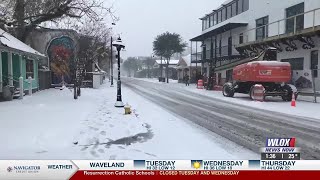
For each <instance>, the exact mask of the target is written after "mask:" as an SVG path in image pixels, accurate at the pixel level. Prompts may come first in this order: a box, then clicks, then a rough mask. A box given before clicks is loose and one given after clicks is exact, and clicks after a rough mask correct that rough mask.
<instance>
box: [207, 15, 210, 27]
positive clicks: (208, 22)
mask: <svg viewBox="0 0 320 180" xmlns="http://www.w3.org/2000/svg"><path fill="white" fill-rule="evenodd" d="M209 27H210V19H209V17H207V29H208V28H209Z"/></svg>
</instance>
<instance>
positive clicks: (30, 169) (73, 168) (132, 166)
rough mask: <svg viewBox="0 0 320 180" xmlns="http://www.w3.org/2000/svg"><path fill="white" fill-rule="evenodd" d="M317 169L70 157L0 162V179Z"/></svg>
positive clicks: (297, 164)
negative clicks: (78, 174) (69, 158)
mask: <svg viewBox="0 0 320 180" xmlns="http://www.w3.org/2000/svg"><path fill="white" fill-rule="evenodd" d="M260 170H270V171H277V170H282V171H304V170H305V171H320V161H317V160H313V161H308V160H299V161H295V160H292V161H285V160H281V161H278V160H272V161H271V160H156V161H155V160H125V161H121V160H113V161H104V160H99V161H95V160H72V161H38V160H37V161H32V160H30V161H10V160H7V161H0V179H17V178H29V179H50V178H53V179H69V178H71V177H72V176H73V175H74V174H75V173H76V172H79V171H82V172H84V171H86V172H87V173H90V172H95V171H98V172H109V171H110V172H120V171H124V172H125V171H135V172H144V171H146V172H152V171H181V172H183V171H192V172H196V171H201V172H208V173H211V172H213V171H224V172H225V171H260Z"/></svg>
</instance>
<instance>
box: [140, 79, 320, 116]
mask: <svg viewBox="0 0 320 180" xmlns="http://www.w3.org/2000/svg"><path fill="white" fill-rule="evenodd" d="M139 80H140V79H139ZM141 80H143V79H141ZM149 82H153V83H157V81H149ZM164 85H165V86H172V87H175V88H180V89H183V90H187V91H190V92H194V93H198V94H201V95H205V96H208V97H212V98H215V99H219V100H222V101H226V102H231V103H235V104H240V105H243V106H247V107H253V108H259V109H264V110H269V111H274V112H281V113H286V114H290V115H296V116H303V117H310V118H315V119H319V121H320V111H319V109H320V103H313V99H314V98H313V97H306V96H300V97H298V100H297V107H295V108H293V107H291V103H290V102H283V101H282V99H281V98H277V97H267V99H266V102H257V101H252V100H251V99H250V98H249V95H246V94H236V95H235V97H234V98H228V97H224V96H223V95H222V92H220V91H207V90H204V89H197V88H196V85H195V84H191V85H190V86H188V87H186V86H185V85H184V84H178V83H171V84H164ZM318 102H320V98H318Z"/></svg>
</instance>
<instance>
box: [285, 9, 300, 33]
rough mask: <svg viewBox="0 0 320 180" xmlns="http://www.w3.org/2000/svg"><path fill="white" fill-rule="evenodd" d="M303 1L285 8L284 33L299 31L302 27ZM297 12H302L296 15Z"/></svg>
mask: <svg viewBox="0 0 320 180" xmlns="http://www.w3.org/2000/svg"><path fill="white" fill-rule="evenodd" d="M302 13H304V3H300V4H297V5H295V6H292V7H289V8H287V9H286V17H287V18H289V19H287V21H286V33H293V32H297V31H301V30H302V29H303V28H304V14H302ZM298 14H302V15H299V16H297V15H298Z"/></svg>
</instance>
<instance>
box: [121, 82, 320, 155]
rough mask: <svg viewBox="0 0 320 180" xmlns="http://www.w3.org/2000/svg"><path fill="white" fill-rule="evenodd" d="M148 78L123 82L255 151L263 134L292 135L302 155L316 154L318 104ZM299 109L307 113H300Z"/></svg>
mask: <svg viewBox="0 0 320 180" xmlns="http://www.w3.org/2000/svg"><path fill="white" fill-rule="evenodd" d="M149 81H150V80H148V81H146V80H137V79H131V78H127V79H125V80H124V84H125V85H126V86H127V87H129V88H131V89H132V90H133V91H134V92H136V93H138V94H139V95H141V96H143V97H145V98H147V99H149V100H150V101H152V102H154V103H156V104H158V105H159V106H161V107H163V108H164V109H167V110H168V111H170V112H172V113H174V114H176V115H178V116H181V117H183V118H185V119H188V120H190V121H191V122H194V123H196V124H198V125H200V126H202V127H205V128H206V129H208V130H210V131H212V132H214V133H216V134H218V135H221V136H222V137H224V138H227V139H229V140H230V141H233V142H235V143H237V144H239V145H241V146H243V147H245V148H248V149H250V150H252V151H254V152H256V153H258V151H259V148H260V147H264V146H265V141H266V138H267V137H296V138H297V145H296V146H297V147H301V152H302V158H303V159H317V158H319V157H320V137H319V136H318V134H319V132H320V123H319V122H320V120H319V114H318V111H317V109H318V108H319V106H318V104H313V103H310V102H298V107H297V108H296V109H293V108H292V107H290V103H288V102H286V103H283V102H282V103H278V102H264V103H260V102H252V101H249V100H248V98H247V99H241V96H240V98H238V99H237V98H225V97H223V96H222V94H221V92H219V93H218V94H217V93H216V92H211V91H205V90H197V89H196V88H195V87H194V86H193V87H185V86H184V85H183V84H177V83H172V84H163V83H158V82H156V81H154V82H149ZM210 93H212V94H213V95H212V96H210V95H208V94H210ZM269 106H270V107H269ZM299 106H300V107H299ZM276 109H278V110H276ZM303 111H307V112H308V113H309V116H310V117H303V116H304V115H305V114H304V113H303Z"/></svg>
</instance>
